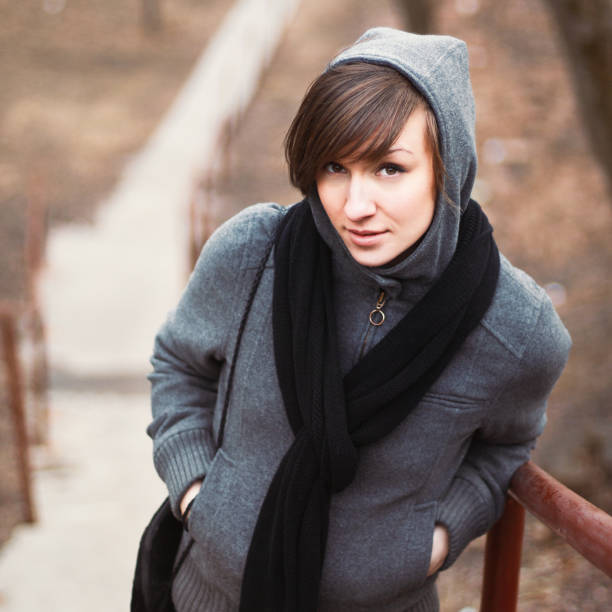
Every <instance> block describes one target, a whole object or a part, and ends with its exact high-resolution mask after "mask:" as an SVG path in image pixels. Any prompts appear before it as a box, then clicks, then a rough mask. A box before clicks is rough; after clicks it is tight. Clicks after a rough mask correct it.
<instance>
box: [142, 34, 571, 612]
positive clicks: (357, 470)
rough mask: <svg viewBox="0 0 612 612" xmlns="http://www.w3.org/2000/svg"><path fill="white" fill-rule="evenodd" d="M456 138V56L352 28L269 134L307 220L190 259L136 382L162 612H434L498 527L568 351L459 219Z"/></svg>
mask: <svg viewBox="0 0 612 612" xmlns="http://www.w3.org/2000/svg"><path fill="white" fill-rule="evenodd" d="M473 121H474V110H473V99H472V92H471V86H470V81H469V73H468V68H467V51H466V47H465V44H464V43H462V42H461V41H459V40H457V39H454V38H450V37H442V36H418V35H413V34H407V33H405V32H400V31H396V30H392V29H388V28H375V29H373V30H369V31H368V32H366V33H365V34H364V35H363V36H362V37H361V38H360V39H359V40H358V41H357V42H356V43H355V44H354V45H353V46H352V47H350V48H348V49H347V50H345V51H343V52H342V53H341V54H340V55H339V56H338V57H336V58H335V59H334V60H333V61H332V62H331V64H330V65H329V66H328V68H327V70H326V71H325V72H324V73H323V74H322V75H321V76H320V77H319V78H318V79H317V80H316V81H315V83H314V84H313V85H312V86H311V88H310V90H309V91H308V92H307V94H306V97H305V98H304V101H303V102H302V106H301V107H300V109H299V111H298V114H297V116H296V118H295V119H294V122H293V124H292V126H291V128H290V131H289V133H288V135H287V140H286V154H287V159H288V162H289V170H290V175H291V179H292V182H293V183H294V184H295V185H296V186H297V187H299V188H300V189H301V190H302V192H303V193H304V195H305V199H304V200H303V201H302V202H300V203H299V204H296V205H294V206H292V207H289V208H288V209H285V208H283V207H281V206H278V205H274V204H263V205H257V206H253V207H250V208H247V209H246V210H245V211H243V212H242V213H240V214H239V215H237V216H236V217H234V218H233V219H231V220H230V221H228V222H227V223H226V224H224V225H223V226H222V227H221V228H220V229H219V230H218V231H217V232H216V233H215V234H214V236H213V237H212V238H211V239H210V240H209V242H208V243H207V245H206V246H205V248H204V249H203V251H202V254H201V256H200V259H199V261H198V263H197V265H196V268H195V270H194V272H193V274H192V277H191V279H190V281H189V284H188V286H187V288H186V290H185V292H184V294H183V296H182V298H181V301H180V303H179V305H178V308H177V309H176V311H175V312H174V313H173V314H172V315H171V316H170V318H169V319H168V321H167V322H166V324H165V325H164V327H163V328H162V329H161V331H160V332H159V334H158V336H157V339H156V343H155V352H154V355H153V359H152V363H153V366H154V372H153V373H152V374H151V376H150V379H151V382H152V386H153V389H152V403H153V413H154V420H153V422H152V424H151V425H150V427H149V429H148V432H149V434H150V435H151V436H152V438H153V440H154V460H155V465H156V468H157V470H158V471H159V473H160V475H161V477H162V478H163V480H164V481H165V482H166V484H167V485H168V489H169V492H170V500H171V502H172V507H173V511H174V512H175V514H176V515H177V516H183V517H184V518H185V519H186V521H187V525H188V533H186V534H185V536H184V538H183V543H182V549H183V550H185V549H186V547H187V546H188V544H189V542H190V541H192V540H193V542H194V544H193V546H191V548H190V549H189V551H188V553H187V555H186V557H185V561H184V563H183V564H182V566H181V567H180V570H179V571H178V574H177V576H176V579H175V581H174V584H173V600H174V604H175V606H176V609H177V610H178V612H191V611H196V610H236V609H241V610H273V611H276V610H305V611H311V610H330V611H343V610H347V611H348V610H351V611H355V610H357V611H359V610H363V611H366V610H376V611H383V610H384V611H386V610H389V611H392V610H393V611H395V610H402V611H404V610H411V611H419V612H420V611H424V612H425V611H427V612H429V611H433V610H438V607H439V604H438V599H437V594H436V589H435V577H436V575H437V572H438V571H439V570H440V569H445V568H447V567H449V566H450V565H452V563H453V562H454V561H455V559H456V558H457V556H458V555H459V553H460V552H461V551H462V550H463V548H464V547H465V546H466V545H467V544H468V543H469V542H470V541H471V540H472V539H473V538H475V537H477V536H478V535H480V534H482V533H484V532H485V531H486V530H487V529H488V528H489V527H490V526H491V525H492V524H493V522H494V521H495V520H496V519H497V518H498V517H499V515H500V514H501V512H502V509H503V505H504V497H505V492H506V489H507V487H508V484H509V481H510V478H511V476H512V474H513V473H514V471H515V470H516V468H518V467H519V466H520V465H521V464H522V463H523V462H525V461H526V460H527V459H528V457H529V453H530V450H531V448H532V447H533V445H534V441H535V439H536V438H537V436H538V435H539V434H540V433H541V431H542V427H543V425H544V421H545V405H546V400H547V397H548V395H549V393H550V390H551V388H552V386H553V385H554V383H555V381H556V380H557V378H558V376H559V375H560V373H561V370H562V368H563V366H564V364H565V361H566V358H567V353H568V350H569V344H570V341H569V336H568V334H567V332H566V330H565V328H564V327H563V325H562V323H561V322H560V320H559V319H558V317H557V315H556V314H555V311H554V309H553V307H552V305H551V303H550V301H549V300H548V299H547V297H546V295H545V293H544V291H543V290H542V289H541V288H539V287H538V286H537V285H536V284H535V283H534V282H533V281H532V280H531V279H530V278H529V277H528V276H527V275H526V274H525V273H523V272H521V271H520V270H517V269H516V268H513V267H512V266H511V264H510V263H509V262H508V261H507V260H506V259H505V258H504V257H503V256H501V257H500V255H499V253H498V251H497V247H496V246H495V242H494V241H493V238H492V235H491V228H490V226H489V224H488V222H487V219H486V217H485V216H484V213H483V212H482V211H481V210H480V208H479V207H478V205H477V204H476V203H475V202H473V201H471V200H470V193H471V191H472V186H473V183H474V177H475V174H476V152H475V143H474V126H473ZM271 244H273V245H274V249H273V251H272V254H271V255H270V256H269V257H267V256H266V253H267V252H268V249H269V247H270V245H271ZM264 259H265V262H264V263H265V269H264V271H263V274H262V276H261V279H260V280H259V282H258V284H257V286H256V293H255V295H254V298H253V302H252V306H251V307H250V311H249V313H248V318H247V319H246V325H245V327H244V331H243V334H242V337H241V340H240V351H239V353H238V354H237V357H236V361H235V363H233V359H234V355H235V354H236V353H235V350H236V340H237V330H238V328H239V326H240V323H241V320H242V318H243V314H244V312H245V305H246V303H247V295H248V294H249V292H250V291H251V287H252V286H253V278H254V276H255V273H256V270H257V268H258V267H259V266H260V263H261V262H262V260H264ZM232 367H233V368H234V370H233V374H232V376H230V371H232ZM228 378H231V385H229V384H228ZM230 386H231V388H230ZM228 393H230V395H229V401H228V402H227V404H228V405H227V413H226V414H225V415H224V416H222V413H223V410H222V407H223V405H224V403H225V399H226V397H227V396H228ZM221 420H223V421H224V436H223V441H222V446H221V447H220V448H218V446H217V435H218V432H219V428H220V424H221V423H220V422H221ZM179 557H180V555H179Z"/></svg>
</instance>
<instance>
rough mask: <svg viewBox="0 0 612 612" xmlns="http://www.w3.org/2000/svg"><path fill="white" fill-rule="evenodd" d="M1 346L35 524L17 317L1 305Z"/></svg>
mask: <svg viewBox="0 0 612 612" xmlns="http://www.w3.org/2000/svg"><path fill="white" fill-rule="evenodd" d="M0 343H1V345H2V349H3V353H4V355H3V359H4V363H5V367H6V378H7V385H8V391H9V394H8V395H9V404H10V408H11V414H12V416H13V422H14V426H15V433H16V438H17V440H16V442H17V445H16V446H17V464H18V469H19V480H20V483H21V493H22V499H23V507H24V515H23V518H24V520H25V521H26V522H27V523H33V522H34V521H35V520H36V519H35V516H34V505H33V503H32V488H31V482H30V463H29V458H28V436H27V433H26V425H25V417H24V409H23V393H22V391H23V382H22V377H21V369H20V367H19V360H18V357H17V340H16V333H15V318H14V315H13V313H12V312H11V311H10V310H8V309H6V308H3V307H2V305H0Z"/></svg>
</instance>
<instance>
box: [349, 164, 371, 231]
mask: <svg viewBox="0 0 612 612" xmlns="http://www.w3.org/2000/svg"><path fill="white" fill-rule="evenodd" d="M370 191H371V190H370V189H369V187H368V184H367V180H365V178H364V177H361V176H359V175H356V174H353V175H352V176H351V177H350V180H349V183H348V185H347V193H346V201H345V203H344V214H345V215H346V217H347V218H348V219H350V220H351V221H359V220H360V219H364V218H366V217H371V216H372V215H373V214H374V213H375V212H376V202H375V201H374V199H373V197H372V194H371V193H370Z"/></svg>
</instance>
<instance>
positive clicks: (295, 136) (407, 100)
mask: <svg viewBox="0 0 612 612" xmlns="http://www.w3.org/2000/svg"><path fill="white" fill-rule="evenodd" d="M418 106H421V107H422V108H424V109H425V111H426V113H427V128H426V139H427V142H428V144H429V146H430V148H431V152H432V156H433V166H434V176H435V181H436V188H437V190H438V193H442V192H443V184H444V175H445V171H444V164H443V162H442V157H441V155H440V147H439V137H438V125H437V122H436V118H435V115H434V113H433V111H432V110H431V107H430V106H429V104H428V103H427V101H426V100H425V98H424V97H423V96H422V94H421V93H420V92H419V91H417V89H416V88H415V87H414V86H413V85H412V83H411V82H410V81H409V80H408V79H407V78H406V77H404V76H402V75H401V74H400V73H399V72H398V71H397V70H395V69H394V68H391V67H389V66H382V65H378V64H371V63H366V62H355V63H348V64H340V65H339V66H335V67H334V68H331V69H329V70H327V71H326V72H324V73H323V74H321V75H320V76H319V77H318V78H317V79H316V80H315V81H314V82H313V83H312V84H311V86H310V87H309V89H308V91H307V92H306V95H305V96H304V99H303V100H302V104H301V105H300V108H299V109H298V112H297V114H296V116H295V117H294V119H293V122H292V123H291V126H290V128H289V131H288V132H287V135H286V136H285V158H286V160H287V163H288V165H289V176H290V179H291V183H292V184H293V185H294V186H295V187H297V188H298V189H300V190H301V192H302V193H304V194H307V193H308V192H309V191H310V190H311V189H312V188H313V187H314V185H315V181H316V176H317V174H318V172H319V171H320V170H321V168H323V166H324V165H325V164H326V163H328V162H330V161H336V160H339V159H346V158H351V157H354V158H355V159H360V160H361V159H363V160H368V161H377V160H379V159H381V158H382V157H384V155H385V154H386V153H387V151H388V150H389V149H390V148H391V145H392V144H393V143H394V142H395V141H396V139H397V137H398V136H399V134H400V132H401V131H402V129H403V127H404V124H405V123H406V121H407V120H408V117H409V116H410V114H411V113H412V111H413V110H414V109H415V108H417V107H418Z"/></svg>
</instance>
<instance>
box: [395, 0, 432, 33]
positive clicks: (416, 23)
mask: <svg viewBox="0 0 612 612" xmlns="http://www.w3.org/2000/svg"><path fill="white" fill-rule="evenodd" d="M398 4H399V7H400V9H401V10H402V12H403V13H404V15H405V19H406V29H407V30H410V31H411V32H416V33H417V34H430V33H431V31H432V14H431V13H432V11H431V5H430V2H429V0H398Z"/></svg>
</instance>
